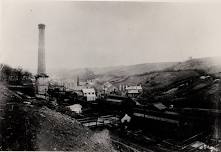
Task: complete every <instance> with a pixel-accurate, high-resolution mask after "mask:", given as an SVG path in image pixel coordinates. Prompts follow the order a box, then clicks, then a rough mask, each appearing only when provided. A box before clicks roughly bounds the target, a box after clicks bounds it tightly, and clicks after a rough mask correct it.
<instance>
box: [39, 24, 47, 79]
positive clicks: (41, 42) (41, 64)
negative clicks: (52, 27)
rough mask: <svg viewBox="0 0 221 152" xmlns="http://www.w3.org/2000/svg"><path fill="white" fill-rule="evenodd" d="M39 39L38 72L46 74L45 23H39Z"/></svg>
mask: <svg viewBox="0 0 221 152" xmlns="http://www.w3.org/2000/svg"><path fill="white" fill-rule="evenodd" d="M38 29H39V40H38V71H37V74H39V75H40V74H46V67H45V25H44V24H38Z"/></svg>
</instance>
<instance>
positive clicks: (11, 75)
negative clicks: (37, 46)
mask: <svg viewBox="0 0 221 152" xmlns="http://www.w3.org/2000/svg"><path fill="white" fill-rule="evenodd" d="M32 78H33V75H32V73H30V72H28V71H26V70H23V69H22V68H20V67H18V68H12V67H10V66H9V65H6V64H0V81H5V82H8V83H13V84H21V83H22V81H25V80H30V79H32Z"/></svg>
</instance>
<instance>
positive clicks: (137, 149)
mask: <svg viewBox="0 0 221 152" xmlns="http://www.w3.org/2000/svg"><path fill="white" fill-rule="evenodd" d="M111 141H112V143H115V144H119V145H120V146H123V147H124V148H126V149H127V150H128V151H133V152H154V151H153V150H151V149H148V148H145V147H142V146H139V145H137V144H134V143H131V142H129V141H127V140H123V139H121V138H118V137H111Z"/></svg>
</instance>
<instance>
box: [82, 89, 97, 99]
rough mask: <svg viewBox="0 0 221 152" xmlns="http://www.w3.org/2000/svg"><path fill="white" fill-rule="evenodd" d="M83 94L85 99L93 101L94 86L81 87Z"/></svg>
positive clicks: (94, 95)
mask: <svg viewBox="0 0 221 152" xmlns="http://www.w3.org/2000/svg"><path fill="white" fill-rule="evenodd" d="M82 92H83V96H84V97H86V99H87V101H95V100H96V94H95V90H94V88H86V89H82Z"/></svg>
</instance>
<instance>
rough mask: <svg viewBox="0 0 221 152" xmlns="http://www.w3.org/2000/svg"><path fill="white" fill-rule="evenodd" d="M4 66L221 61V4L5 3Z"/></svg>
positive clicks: (2, 11) (31, 67)
mask: <svg viewBox="0 0 221 152" xmlns="http://www.w3.org/2000/svg"><path fill="white" fill-rule="evenodd" d="M0 4H1V6H2V7H1V11H0V16H1V22H2V24H1V33H2V34H1V35H2V37H1V39H0V40H1V42H2V43H1V52H0V53H1V56H0V62H3V63H6V64H9V65H11V66H13V67H18V66H21V67H23V68H25V69H32V70H37V53H38V27H37V25H38V24H39V23H44V24H45V25H46V29H45V51H46V69H60V68H65V69H74V68H83V67H105V66H116V65H132V64H139V63H148V62H171V61H184V60H186V59H187V58H188V57H193V58H200V57H208V56H221V3H215V2H213V3H209V2H208V3H199V2H187V3H175V2H167V3H166V2H113V1H112V2H110V1H109V2H76V1H75V2H74V1H46V2H43V1H20V2H16V1H9V0H3V1H1V3H0Z"/></svg>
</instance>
